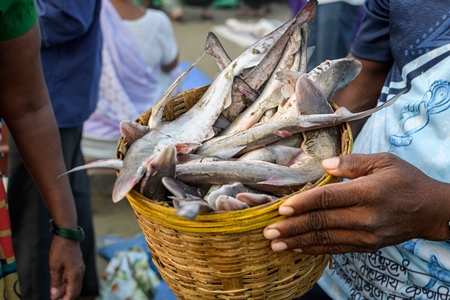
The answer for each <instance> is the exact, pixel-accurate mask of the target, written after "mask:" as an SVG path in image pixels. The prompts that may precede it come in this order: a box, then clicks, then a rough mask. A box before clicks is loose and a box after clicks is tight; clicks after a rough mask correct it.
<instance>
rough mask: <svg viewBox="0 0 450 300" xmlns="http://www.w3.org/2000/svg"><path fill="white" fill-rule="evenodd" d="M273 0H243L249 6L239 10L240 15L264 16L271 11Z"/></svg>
mask: <svg viewBox="0 0 450 300" xmlns="http://www.w3.org/2000/svg"><path fill="white" fill-rule="evenodd" d="M271 2H272V0H243V3H244V4H245V5H247V6H248V8H246V9H244V10H242V11H238V15H239V16H241V17H249V18H263V17H265V16H266V15H267V14H268V13H269V12H270V3H271ZM302 7H303V6H302Z"/></svg>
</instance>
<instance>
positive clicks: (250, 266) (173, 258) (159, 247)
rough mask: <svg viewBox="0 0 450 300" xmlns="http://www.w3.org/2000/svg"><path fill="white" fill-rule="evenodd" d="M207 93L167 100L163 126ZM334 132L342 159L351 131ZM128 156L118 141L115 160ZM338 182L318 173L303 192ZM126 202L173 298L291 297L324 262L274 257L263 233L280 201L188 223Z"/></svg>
mask: <svg viewBox="0 0 450 300" xmlns="http://www.w3.org/2000/svg"><path fill="white" fill-rule="evenodd" d="M207 88H208V86H204V87H200V88H195V89H192V90H189V91H186V92H184V93H182V94H179V95H176V96H174V97H172V98H171V99H170V100H169V102H168V103H167V105H166V106H165V111H164V118H165V120H166V121H171V120H174V119H175V118H177V117H178V116H179V115H180V114H182V113H184V112H186V111H187V110H188V109H189V108H190V107H192V106H193V105H194V104H195V103H196V102H197V100H198V99H199V98H200V97H201V96H202V95H203V93H204V92H205V91H206V89H207ZM150 113H151V110H148V111H146V112H145V113H143V114H142V115H141V116H140V117H139V118H138V119H137V121H138V122H139V123H141V124H147V121H148V119H149V117H150ZM340 128H341V137H342V139H341V147H342V153H341V155H346V154H348V153H350V150H351V146H352V137H351V132H350V128H349V126H348V124H343V125H340ZM126 150H127V145H126V143H125V141H124V140H123V139H120V140H119V142H118V146H117V158H120V159H123V158H124V157H125V155H126ZM339 180H340V178H336V177H333V176H330V175H324V176H323V177H322V178H321V179H320V180H318V181H317V182H315V183H311V184H310V185H308V186H307V187H305V188H303V189H302V190H305V189H311V188H315V187H317V186H321V185H324V184H327V183H332V182H336V181H339ZM299 192H301V191H299ZM126 197H127V199H128V201H129V202H130V204H131V206H132V208H133V210H134V212H135V214H136V217H137V220H138V222H139V225H140V227H141V229H142V231H143V233H144V236H145V238H146V241H147V244H148V247H149V250H150V252H151V253H152V256H153V258H152V259H153V262H154V263H155V265H156V266H157V267H158V269H159V271H160V273H161V275H162V277H163V279H164V280H165V282H166V283H167V285H168V286H169V287H170V289H171V290H172V291H173V292H174V294H175V295H176V296H177V298H178V299H189V300H192V299H236V300H237V299H275V300H279V299H294V298H296V297H299V296H301V295H303V294H304V293H306V292H307V291H308V290H309V289H310V288H311V287H312V286H313V285H314V283H315V282H316V281H317V280H318V279H319V278H320V276H321V275H322V273H323V270H324V268H325V267H326V266H327V264H328V262H329V256H328V255H319V256H311V255H304V254H301V253H296V252H293V251H284V252H274V251H272V249H271V248H270V246H269V244H270V243H269V241H268V240H266V239H265V238H264V236H263V234H262V231H263V229H264V227H265V226H267V225H269V224H271V223H273V222H275V221H278V220H281V219H282V218H283V217H282V216H280V215H279V214H278V207H279V206H280V204H281V203H282V202H283V201H284V199H281V201H277V202H273V203H268V204H265V205H261V206H257V207H253V208H249V209H246V210H242V211H235V212H223V213H220V212H216V213H208V214H203V215H202V214H200V215H198V216H197V218H196V219H195V220H193V221H191V220H188V219H186V218H182V217H178V216H176V215H175V209H174V208H172V207H168V206H167V205H166V206H165V205H163V204H162V203H161V202H159V203H158V202H156V201H152V200H150V199H147V198H145V197H144V196H142V195H141V194H139V193H138V192H136V191H135V190H132V191H131V192H130V193H129V194H128V195H127V196H126Z"/></svg>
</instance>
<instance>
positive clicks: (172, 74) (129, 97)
mask: <svg viewBox="0 0 450 300" xmlns="http://www.w3.org/2000/svg"><path fill="white" fill-rule="evenodd" d="M100 21H101V29H102V32H103V38H104V43H103V49H102V57H103V62H102V64H103V66H102V72H101V76H100V89H99V94H98V98H99V100H98V104H97V107H96V110H95V112H94V113H93V114H92V115H91V116H90V117H89V119H88V120H87V121H86V122H85V123H84V128H83V141H82V146H83V152H84V154H85V156H86V157H88V158H112V157H114V154H115V150H116V146H117V141H118V139H119V137H120V130H119V125H120V122H121V121H123V120H135V119H136V118H137V117H139V116H140V115H141V114H142V113H143V112H145V111H146V110H148V109H150V108H151V107H152V106H153V104H154V103H155V102H156V101H157V100H158V99H159V98H160V97H161V96H162V94H163V93H164V92H165V91H166V90H167V88H168V87H169V86H170V85H171V84H172V83H173V81H175V79H177V78H178V77H179V75H181V73H182V72H181V69H180V68H179V66H178V45H177V42H176V39H175V35H174V31H173V28H172V23H171V22H170V19H169V18H168V17H167V15H166V14H165V13H164V12H162V11H159V10H154V9H149V8H145V7H143V6H140V5H138V4H135V3H134V2H133V1H132V0H103V4H102V9H101V13H100ZM181 91H182V84H180V85H178V87H177V89H176V90H175V92H174V93H180V92H181Z"/></svg>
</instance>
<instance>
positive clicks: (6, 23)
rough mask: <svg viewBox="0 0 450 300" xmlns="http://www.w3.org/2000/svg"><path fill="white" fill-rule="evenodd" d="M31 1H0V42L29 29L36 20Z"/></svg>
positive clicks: (34, 8)
mask: <svg viewBox="0 0 450 300" xmlns="http://www.w3.org/2000/svg"><path fill="white" fill-rule="evenodd" d="M37 16H38V14H37V11H36V7H35V6H34V1H33V0H0V41H6V40H10V39H13V38H16V37H18V36H21V35H22V34H24V33H25V32H27V31H28V30H30V29H31V27H33V25H34V24H35V23H36V20H37Z"/></svg>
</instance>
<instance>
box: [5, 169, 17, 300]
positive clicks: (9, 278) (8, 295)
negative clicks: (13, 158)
mask: <svg viewBox="0 0 450 300" xmlns="http://www.w3.org/2000/svg"><path fill="white" fill-rule="evenodd" d="M1 178H2V175H1V174H0V297H1V296H2V295H3V297H4V299H8V300H15V299H21V296H20V286H19V280H18V277H17V269H16V259H15V257H14V251H13V246H12V238H11V223H10V221H9V214H8V201H7V199H6V192H5V187H4V185H3V180H2V179H1Z"/></svg>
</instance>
